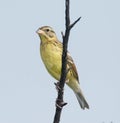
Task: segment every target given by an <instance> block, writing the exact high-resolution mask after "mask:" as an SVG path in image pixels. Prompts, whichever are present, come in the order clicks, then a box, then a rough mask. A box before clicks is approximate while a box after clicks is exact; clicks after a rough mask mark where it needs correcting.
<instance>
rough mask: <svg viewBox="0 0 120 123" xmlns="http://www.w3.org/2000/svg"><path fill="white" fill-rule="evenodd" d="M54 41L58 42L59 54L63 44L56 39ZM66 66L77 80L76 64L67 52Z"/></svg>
mask: <svg viewBox="0 0 120 123" xmlns="http://www.w3.org/2000/svg"><path fill="white" fill-rule="evenodd" d="M56 43H58V45H57V46H59V49H60V50H61V55H62V48H63V44H62V43H61V42H60V41H57V42H56ZM67 66H68V68H67V69H68V70H70V71H71V72H72V74H73V76H74V77H75V78H76V79H77V80H78V82H79V77H78V73H77V69H76V66H75V64H74V61H73V59H72V57H71V56H70V53H69V52H67Z"/></svg>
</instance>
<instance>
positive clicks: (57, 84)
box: [54, 82, 61, 91]
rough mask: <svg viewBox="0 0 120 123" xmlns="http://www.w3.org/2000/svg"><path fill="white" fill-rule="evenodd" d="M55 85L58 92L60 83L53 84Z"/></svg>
mask: <svg viewBox="0 0 120 123" xmlns="http://www.w3.org/2000/svg"><path fill="white" fill-rule="evenodd" d="M54 84H55V86H56V90H57V91H59V90H61V88H60V86H59V85H60V82H56V83H54Z"/></svg>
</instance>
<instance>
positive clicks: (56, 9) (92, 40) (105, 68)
mask: <svg viewBox="0 0 120 123" xmlns="http://www.w3.org/2000/svg"><path fill="white" fill-rule="evenodd" d="M79 16H82V19H81V21H80V22H79V23H77V25H76V26H75V27H74V28H73V29H72V31H71V35H70V40H69V51H70V53H71V55H72V57H73V59H74V62H75V63H76V66H77V69H78V73H79V76H80V84H81V88H82V90H83V92H84V95H85V97H86V99H87V101H88V103H89V105H90V110H85V111H83V110H82V109H81V108H80V107H79V104H78V102H77V99H76V97H75V95H74V94H73V92H72V91H71V90H70V89H69V88H68V87H67V86H65V97H64V99H65V101H66V102H67V103H68V105H67V106H65V107H64V109H63V112H62V118H61V123H68V122H69V123H103V122H105V123H110V122H111V121H113V122H114V123H120V106H119V104H120V1H119V0H84V1H82V0H71V21H74V20H75V19H77V18H78V17H79ZM43 25H49V26H52V27H53V28H54V30H55V31H56V33H57V36H58V38H59V39H60V40H61V39H62V38H61V31H64V0H52V1H48V0H10V1H8V0H0V34H1V35H0V123H51V122H52V121H53V117H54V112H55V99H56V94H57V93H56V90H55V87H54V84H53V83H54V82H56V80H55V79H53V78H52V77H51V76H50V75H49V74H48V73H47V71H46V69H45V67H44V65H43V63H42V61H41V59H40V57H39V56H40V55H39V43H40V40H39V37H38V35H37V34H36V33H35V31H36V30H37V29H38V28H39V27H40V26H43Z"/></svg>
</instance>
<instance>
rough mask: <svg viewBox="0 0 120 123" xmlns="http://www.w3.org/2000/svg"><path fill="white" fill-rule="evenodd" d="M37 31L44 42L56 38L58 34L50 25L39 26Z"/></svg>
mask: <svg viewBox="0 0 120 123" xmlns="http://www.w3.org/2000/svg"><path fill="white" fill-rule="evenodd" d="M36 33H37V34H38V35H39V37H40V39H41V41H42V42H46V41H51V40H56V39H57V36H56V34H55V32H54V30H53V29H52V28H51V27H49V26H43V27H41V28H39V29H38V30H37V31H36Z"/></svg>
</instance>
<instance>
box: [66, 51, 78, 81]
mask: <svg viewBox="0 0 120 123" xmlns="http://www.w3.org/2000/svg"><path fill="white" fill-rule="evenodd" d="M67 65H68V66H69V68H68V69H70V71H71V72H72V74H73V76H74V77H75V78H76V79H77V80H78V82H79V77H78V73H77V69H76V66H75V64H74V61H73V59H72V57H71V56H70V53H69V52H68V53H67Z"/></svg>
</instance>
